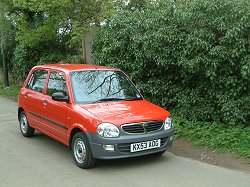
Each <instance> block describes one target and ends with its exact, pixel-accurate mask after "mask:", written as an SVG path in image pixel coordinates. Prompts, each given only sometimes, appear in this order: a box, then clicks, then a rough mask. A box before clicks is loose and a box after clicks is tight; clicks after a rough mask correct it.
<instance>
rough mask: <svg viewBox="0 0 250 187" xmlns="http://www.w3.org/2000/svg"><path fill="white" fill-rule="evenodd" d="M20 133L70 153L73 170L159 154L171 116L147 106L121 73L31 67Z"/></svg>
mask: <svg viewBox="0 0 250 187" xmlns="http://www.w3.org/2000/svg"><path fill="white" fill-rule="evenodd" d="M18 119H19V122H20V129H21V133H22V134H23V136H25V137H30V136H33V134H34V131H35V130H38V131H40V132H42V133H44V134H46V135H48V136H50V137H52V138H54V139H56V140H58V141H59V142H61V143H63V144H65V145H67V146H69V147H70V149H71V151H72V156H73V159H74V161H75V163H76V165H77V166H79V167H81V168H90V167H93V166H94V164H95V160H96V159H117V158H127V157H135V156H141V155H148V154H156V155H161V154H163V153H164V152H165V151H166V150H167V149H168V148H170V147H171V145H172V140H173V134H174V128H173V124H172V119H171V117H170V113H169V112H168V111H166V110H164V109H163V108H161V107H159V106H156V105H154V104H152V103H150V102H148V101H146V100H145V99H144V98H143V97H142V95H141V94H140V92H139V91H138V90H137V89H136V87H135V85H134V84H133V83H132V82H131V80H130V79H129V78H128V76H127V75H125V74H124V73H123V72H122V71H121V70H119V69H114V68H108V67H102V66H95V65H78V64H75V65H73V64H53V65H41V66H36V67H34V68H33V69H32V70H31V71H30V73H29V75H28V77H27V79H26V81H25V82H24V85H23V87H22V89H21V91H20V93H19V99H18Z"/></svg>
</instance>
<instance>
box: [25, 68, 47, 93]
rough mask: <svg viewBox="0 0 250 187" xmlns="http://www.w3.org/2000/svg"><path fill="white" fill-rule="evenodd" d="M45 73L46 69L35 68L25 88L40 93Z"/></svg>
mask: <svg viewBox="0 0 250 187" xmlns="http://www.w3.org/2000/svg"><path fill="white" fill-rule="evenodd" d="M47 75H48V71H45V70H35V71H34V72H33V74H32V75H31V77H30V80H29V82H28V85H27V88H28V89H30V90H34V91H37V92H39V93H42V92H43V89H44V84H45V80H46V77H47Z"/></svg>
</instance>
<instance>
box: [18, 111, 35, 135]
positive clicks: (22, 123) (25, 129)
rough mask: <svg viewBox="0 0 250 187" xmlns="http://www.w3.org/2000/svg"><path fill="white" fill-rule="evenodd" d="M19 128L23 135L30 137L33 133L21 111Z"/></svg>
mask: <svg viewBox="0 0 250 187" xmlns="http://www.w3.org/2000/svg"><path fill="white" fill-rule="evenodd" d="M19 124H20V130H21V133H22V135H23V136H25V137H31V136H33V135H34V132H35V129H34V128H32V127H31V126H29V122H28V118H27V116H26V115H25V113H24V111H22V112H21V113H20V115H19Z"/></svg>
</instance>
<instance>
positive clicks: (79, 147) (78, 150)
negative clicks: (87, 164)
mask: <svg viewBox="0 0 250 187" xmlns="http://www.w3.org/2000/svg"><path fill="white" fill-rule="evenodd" d="M74 156H75V158H76V160H77V162H79V163H83V162H84V160H85V156H86V148H85V144H84V142H83V141H82V140H81V139H80V138H78V139H76V141H75V143H74Z"/></svg>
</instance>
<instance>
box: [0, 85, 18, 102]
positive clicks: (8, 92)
mask: <svg viewBox="0 0 250 187" xmlns="http://www.w3.org/2000/svg"><path fill="white" fill-rule="evenodd" d="M20 89H21V86H17V85H15V84H14V85H11V86H9V87H4V85H3V83H2V82H0V95H4V96H7V97H14V98H17V96H18V93H19V91H20Z"/></svg>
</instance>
